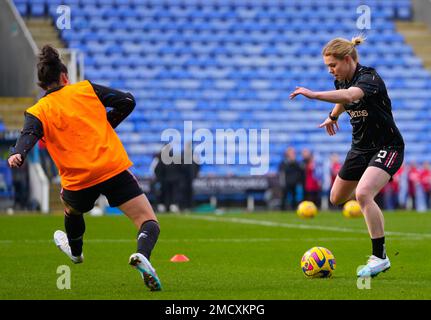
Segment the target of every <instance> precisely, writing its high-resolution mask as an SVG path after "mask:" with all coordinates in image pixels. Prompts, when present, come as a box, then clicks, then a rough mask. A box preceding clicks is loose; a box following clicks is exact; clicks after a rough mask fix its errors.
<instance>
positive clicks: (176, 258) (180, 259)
mask: <svg viewBox="0 0 431 320" xmlns="http://www.w3.org/2000/svg"><path fill="white" fill-rule="evenodd" d="M187 261H190V259H189V258H187V257H186V256H185V255H183V254H176V255H174V256H173V257H172V258H171V262H187Z"/></svg>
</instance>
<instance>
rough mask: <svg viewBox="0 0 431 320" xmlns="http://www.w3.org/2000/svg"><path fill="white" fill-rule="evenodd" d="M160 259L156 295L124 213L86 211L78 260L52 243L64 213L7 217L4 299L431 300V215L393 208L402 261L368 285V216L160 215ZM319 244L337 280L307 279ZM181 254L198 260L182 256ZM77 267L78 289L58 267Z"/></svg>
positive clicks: (1, 245)
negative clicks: (178, 258)
mask: <svg viewBox="0 0 431 320" xmlns="http://www.w3.org/2000/svg"><path fill="white" fill-rule="evenodd" d="M159 221H160V225H161V234H160V238H159V242H158V244H157V246H156V248H155V250H154V252H153V256H152V259H151V261H152V263H153V265H154V267H155V268H156V269H157V272H158V274H159V276H160V278H161V281H162V285H163V291H161V292H149V291H148V290H147V288H146V287H145V286H144V285H143V282H142V281H141V279H140V276H139V274H138V272H137V271H135V270H134V269H132V268H131V267H130V266H129V265H128V264H127V261H128V257H129V255H130V254H131V253H133V252H134V250H135V248H136V243H135V240H134V238H135V236H136V233H137V232H136V230H135V229H134V226H133V225H132V223H131V222H130V221H128V220H127V218H126V217H124V216H104V217H90V216H87V217H86V225H87V232H86V234H85V244H84V255H85V262H84V263H83V264H80V265H73V264H72V263H71V262H70V261H69V260H68V259H67V257H66V256H65V255H63V253H61V252H60V251H59V250H58V249H57V248H56V247H55V245H54V243H53V241H52V234H53V232H54V231H55V230H56V229H63V217H62V216H61V215H54V216H43V215H31V216H30V215H27V216H5V215H0V230H1V231H0V259H1V264H0V299H2V300H4V299H145V300H150V299H157V300H162V299H188V300H193V299H259V300H266V299H301V300H302V299H305V300H307V299H431V258H430V256H429V254H430V252H431V233H430V230H431V214H429V213H428V214H419V213H415V212H397V213H395V212H387V213H385V221H386V230H387V235H386V238H387V241H386V243H387V252H388V255H389V258H390V259H391V263H392V268H391V269H390V270H389V271H388V272H386V273H383V274H380V275H379V276H378V277H376V278H374V279H372V280H371V282H370V288H369V289H358V286H357V284H358V283H357V278H356V276H355V274H356V269H357V267H358V266H359V265H362V264H364V263H365V262H366V259H367V257H366V256H367V255H368V254H370V250H371V242H370V240H369V237H368V234H367V232H366V226H365V223H364V220H363V219H362V218H359V219H346V218H344V217H342V215H341V213H339V212H338V213H320V214H319V215H318V216H317V217H316V218H314V219H312V220H302V219H299V218H298V217H297V216H296V215H295V214H291V213H276V212H271V213H255V214H246V213H236V214H224V215H213V214H192V215H160V216H159ZM313 246H324V247H327V248H328V249H330V250H331V251H332V252H333V253H334V255H335V257H336V260H337V268H336V270H335V272H334V276H333V278H331V279H307V278H305V277H304V275H303V274H302V271H301V269H300V259H301V257H302V254H303V253H304V252H305V251H306V250H308V249H309V248H311V247H313ZM175 254H185V255H186V256H188V257H189V258H190V261H189V262H184V263H172V262H170V258H171V257H172V256H173V255H175ZM61 265H67V266H70V270H71V289H69V290H68V289H65V290H59V289H58V288H57V279H58V278H59V277H60V276H61V274H58V273H57V268H58V267H59V266H61Z"/></svg>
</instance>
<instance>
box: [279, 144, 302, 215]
mask: <svg viewBox="0 0 431 320" xmlns="http://www.w3.org/2000/svg"><path fill="white" fill-rule="evenodd" d="M278 172H279V177H280V185H281V187H282V194H281V210H286V209H292V210H295V209H296V207H297V205H298V203H297V192H296V190H297V187H298V185H301V184H302V180H303V176H304V172H303V169H302V168H301V165H300V164H299V162H298V161H297V160H296V151H295V149H294V148H292V147H290V148H287V149H286V151H285V153H284V159H283V161H282V162H281V163H280V165H279V167H278ZM287 198H289V199H290V201H289V203H288V205H287V207H286V200H287Z"/></svg>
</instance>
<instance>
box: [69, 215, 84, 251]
mask: <svg viewBox="0 0 431 320" xmlns="http://www.w3.org/2000/svg"><path fill="white" fill-rule="evenodd" d="M64 226H65V228H66V234H67V239H68V240H69V246H70V249H71V251H72V255H73V256H75V257H79V256H80V255H81V253H82V245H83V241H82V238H83V235H84V232H85V221H84V215H83V214H79V215H77V214H70V215H68V214H65V215H64Z"/></svg>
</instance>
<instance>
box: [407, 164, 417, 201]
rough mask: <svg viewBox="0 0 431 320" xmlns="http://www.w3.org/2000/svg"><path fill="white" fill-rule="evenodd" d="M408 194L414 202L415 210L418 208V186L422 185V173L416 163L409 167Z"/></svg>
mask: <svg viewBox="0 0 431 320" xmlns="http://www.w3.org/2000/svg"><path fill="white" fill-rule="evenodd" d="M407 179H408V190H409V191H408V194H409V197H410V198H411V199H412V201H413V208H416V185H417V184H419V183H420V171H419V169H418V167H417V164H416V162H415V161H412V162H411V163H410V165H409V167H408V172H407Z"/></svg>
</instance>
